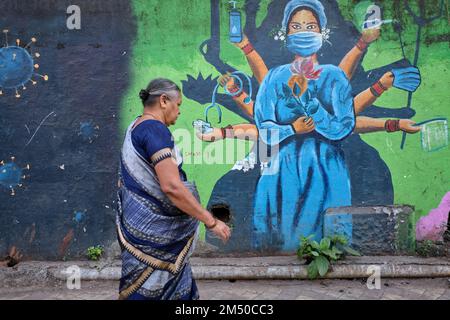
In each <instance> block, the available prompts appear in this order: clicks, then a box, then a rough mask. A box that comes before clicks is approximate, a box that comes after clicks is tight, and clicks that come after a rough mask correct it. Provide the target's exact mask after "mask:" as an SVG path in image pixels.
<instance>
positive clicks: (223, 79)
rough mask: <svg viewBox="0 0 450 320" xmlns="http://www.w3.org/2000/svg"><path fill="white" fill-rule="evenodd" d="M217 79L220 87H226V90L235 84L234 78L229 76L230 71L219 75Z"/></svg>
mask: <svg viewBox="0 0 450 320" xmlns="http://www.w3.org/2000/svg"><path fill="white" fill-rule="evenodd" d="M217 81H218V82H219V84H220V85H221V86H222V87H224V88H227V89H228V90H231V89H232V88H234V87H235V86H236V84H235V82H234V78H233V77H232V76H231V73H229V72H227V73H226V74H224V75H222V76H220V78H219V79H218V80H217Z"/></svg>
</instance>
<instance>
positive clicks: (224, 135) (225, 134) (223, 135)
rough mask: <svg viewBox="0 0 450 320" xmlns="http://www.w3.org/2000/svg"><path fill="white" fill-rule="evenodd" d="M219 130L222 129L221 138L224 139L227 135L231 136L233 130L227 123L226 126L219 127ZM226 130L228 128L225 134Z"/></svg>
mask: <svg viewBox="0 0 450 320" xmlns="http://www.w3.org/2000/svg"><path fill="white" fill-rule="evenodd" d="M220 130H221V131H222V138H223V139H225V138H226V137H227V136H228V137H232V136H233V130H234V128H233V126H232V125H228V126H226V127H223V128H220ZM227 130H229V131H228V134H227ZM230 131H231V134H230Z"/></svg>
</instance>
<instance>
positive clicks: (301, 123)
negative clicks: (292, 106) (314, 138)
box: [292, 117, 315, 134]
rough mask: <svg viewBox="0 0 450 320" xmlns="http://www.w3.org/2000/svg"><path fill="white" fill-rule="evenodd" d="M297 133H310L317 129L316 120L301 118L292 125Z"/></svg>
mask: <svg viewBox="0 0 450 320" xmlns="http://www.w3.org/2000/svg"><path fill="white" fill-rule="evenodd" d="M292 126H293V127H294V130H295V133H298V134H305V133H310V132H311V131H313V130H314V129H315V125H314V120H313V118H311V117H300V118H298V119H297V120H295V121H294V122H293V123H292Z"/></svg>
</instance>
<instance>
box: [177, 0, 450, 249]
mask: <svg viewBox="0 0 450 320" xmlns="http://www.w3.org/2000/svg"><path fill="white" fill-rule="evenodd" d="M258 4H259V1H252V0H248V1H246V2H245V14H246V25H245V27H243V26H242V20H243V19H242V16H241V12H240V10H238V9H237V8H236V2H235V1H232V2H231V8H230V12H229V41H231V42H232V43H233V44H234V45H235V46H236V47H238V48H239V49H241V50H242V53H243V54H244V55H245V57H246V59H247V62H248V65H249V67H250V69H251V71H252V73H253V77H252V79H251V80H250V79H248V76H246V75H245V74H244V73H242V72H240V71H239V70H236V69H235V68H233V67H232V66H230V65H228V64H227V63H225V62H224V61H223V60H222V59H221V56H220V28H219V26H220V22H219V11H220V10H219V1H218V0H211V38H210V39H208V40H206V41H205V42H204V43H202V44H201V46H200V51H201V53H202V54H203V56H204V58H205V59H206V61H207V62H208V63H210V64H211V65H212V66H214V68H215V69H216V70H217V71H218V72H219V73H220V74H222V76H221V77H220V78H219V79H218V82H219V84H220V85H221V86H222V87H223V88H224V91H225V93H224V94H217V86H216V87H215V89H214V93H213V102H212V104H211V105H210V106H209V107H208V108H207V109H206V111H205V118H206V119H205V120H206V121H203V120H197V121H195V122H194V123H193V125H194V127H195V128H196V130H197V136H198V137H199V138H200V139H202V140H204V141H208V142H212V143H214V141H217V140H220V139H229V138H233V139H245V140H251V141H254V142H255V147H254V150H253V151H252V152H250V154H249V155H248V157H247V158H246V159H245V160H246V161H243V162H241V163H240V164H241V165H240V166H238V168H237V169H238V170H232V171H230V172H229V173H227V174H226V175H225V176H223V177H222V178H221V179H220V180H219V181H218V182H217V183H216V185H215V188H214V190H213V193H212V195H211V198H210V200H209V204H208V208H209V209H210V210H212V211H213V213H215V214H216V215H218V216H221V215H222V216H227V217H228V218H227V219H230V218H229V216H230V215H231V216H232V219H233V220H234V221H233V225H234V237H233V238H234V239H236V240H234V241H233V239H232V240H231V242H230V243H229V244H228V245H227V246H226V247H225V248H224V249H225V250H241V251H250V250H255V249H256V250H273V251H279V250H281V251H293V250H295V249H297V247H298V245H299V238H300V236H308V235H314V237H315V238H316V239H320V238H321V237H322V227H323V216H324V212H325V211H326V210H327V209H329V208H333V207H342V206H351V205H354V206H358V205H375V204H383V205H392V204H394V190H393V185H392V179H391V172H390V169H389V168H388V166H387V165H386V163H385V162H384V161H383V159H382V158H381V157H380V155H379V154H378V152H377V150H376V149H374V148H373V147H371V146H370V145H368V144H367V143H366V142H364V141H363V140H362V139H361V137H360V135H361V134H366V133H371V132H380V131H384V132H387V133H394V132H398V134H402V142H401V145H400V146H398V148H399V149H400V150H402V149H403V148H404V147H405V142H406V137H407V136H408V135H409V134H415V133H418V132H419V131H421V141H422V146H423V149H424V150H425V151H436V150H440V149H442V148H444V147H446V146H448V129H447V126H448V124H447V119H446V118H434V119H429V120H427V121H424V122H421V123H416V122H415V121H414V120H412V118H413V117H414V115H415V110H413V109H412V101H413V97H414V92H415V91H416V90H417V89H418V88H419V86H420V85H421V80H422V79H421V73H420V71H419V69H418V67H417V65H418V60H419V57H420V54H419V51H420V35H421V28H423V27H424V26H425V25H426V24H429V23H431V22H432V21H434V20H435V19H439V18H441V15H442V12H443V4H444V1H442V2H441V3H440V6H439V8H437V14H436V16H434V17H431V18H425V17H424V16H423V14H424V12H423V10H421V12H420V15H415V13H414V11H413V10H412V9H411V8H410V7H409V5H408V2H407V1H405V6H406V8H407V11H408V13H409V14H410V15H412V16H413V17H414V21H415V22H416V24H417V25H418V29H419V30H418V33H417V40H416V48H415V54H414V60H413V61H410V60H408V59H407V58H406V55H405V51H404V45H403V43H402V37H401V35H402V25H401V23H400V22H399V21H396V20H394V19H391V20H383V17H382V10H381V8H380V7H379V6H377V5H374V4H372V3H370V2H362V3H360V4H359V5H358V6H356V8H355V10H354V11H355V17H356V18H355V21H354V22H355V23H354V24H353V25H351V24H348V23H345V21H344V18H343V17H342V16H341V15H340V13H339V12H340V11H339V8H338V4H337V2H335V1H322V2H320V1H317V0H292V1H273V2H271V3H270V4H269V6H268V13H267V16H266V18H265V19H264V21H263V22H262V23H261V26H260V27H256V24H255V12H256V11H257V9H258ZM280 22H281V24H280ZM384 24H390V25H392V27H393V28H394V29H395V30H396V31H397V32H398V34H399V38H400V45H401V46H400V47H401V50H402V52H403V59H401V60H399V61H397V62H394V63H392V64H389V65H386V66H383V67H380V68H377V69H373V70H364V69H363V68H362V66H361V63H362V61H363V59H364V56H365V53H366V50H367V48H368V47H369V46H370V45H371V44H372V43H373V42H375V41H377V40H378V39H380V37H382V35H381V32H380V29H381V26H382V25H384ZM358 39H359V41H358ZM355 43H356V44H355ZM277 48H280V49H277ZM243 79H244V80H243ZM246 79H248V80H247V82H249V84H248V85H247V84H246V82H245V80H246ZM196 81H199V82H204V81H205V79H203V77H201V78H198V79H197V80H195V78H194V77H193V76H188V81H184V82H183V93H184V95H185V96H186V97H188V98H190V99H193V100H197V101H199V102H200V103H204V102H205V101H203V100H204V98H203V97H204V96H208V92H206V90H208V86H203V88H205V90H201V89H199V86H196ZM244 84H245V85H244ZM245 87H247V89H248V90H246V88H245ZM194 88H195V89H194ZM255 88H258V89H257V90H256V89H255ZM391 88H392V89H391ZM252 89H253V91H254V94H252ZM388 89H390V90H402V91H404V92H407V101H406V104H405V106H404V107H403V108H390V107H388V106H382V105H379V104H378V103H377V102H376V100H377V98H378V97H380V96H381V95H382V94H383V93H384V92H385V91H387V90H388ZM219 105H222V106H224V107H225V108H227V109H228V110H230V111H232V112H235V113H236V114H238V115H240V116H242V117H243V118H244V119H246V120H247V122H246V123H241V124H234V125H233V126H227V127H224V128H215V127H214V126H212V125H211V124H210V123H209V122H208V113H209V111H211V109H212V108H216V109H218V111H219V123H220V120H221V110H220V107H219ZM385 118H389V120H385ZM261 145H266V146H268V147H269V149H270V147H276V148H275V149H276V152H272V154H271V155H270V158H267V159H263V158H264V156H262V155H261V154H260V152H258V151H256V150H257V149H258V148H257V147H258V146H261ZM265 160H268V161H267V162H265ZM257 163H260V166H255V164H257ZM260 168H261V169H260ZM234 169H236V166H235V168H234ZM242 169H243V170H242ZM236 186H239V188H245V193H247V194H248V196H247V195H246V196H244V197H236V194H235V192H234V193H233V192H232V190H236ZM249 212H251V213H252V214H249ZM206 240H207V241H208V242H210V243H214V244H218V245H219V243H218V241H217V240H216V239H214V238H211V237H210V236H209V234H207V239H206Z"/></svg>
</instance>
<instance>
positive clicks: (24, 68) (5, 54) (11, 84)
mask: <svg viewBox="0 0 450 320" xmlns="http://www.w3.org/2000/svg"><path fill="white" fill-rule="evenodd" d="M8 32H9V31H8V30H3V33H4V35H5V42H6V44H5V46H4V47H2V48H0V95H3V94H4V92H6V91H7V90H11V91H13V92H14V93H15V96H16V98H20V97H21V90H26V89H27V87H26V86H27V85H28V83H31V84H32V85H36V84H37V81H36V80H35V79H36V77H40V78H42V79H44V81H48V75H42V74H39V73H37V72H36V70H37V69H39V64H38V63H36V61H35V60H36V59H38V58H39V57H40V54H39V53H38V52H34V53H33V52H32V48H31V45H32V44H34V43H36V41H37V40H36V38H34V37H33V38H31V41H30V42H29V43H28V44H26V45H25V46H23V47H22V45H21V41H20V39H16V43H15V45H11V46H10V45H9V43H8Z"/></svg>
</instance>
